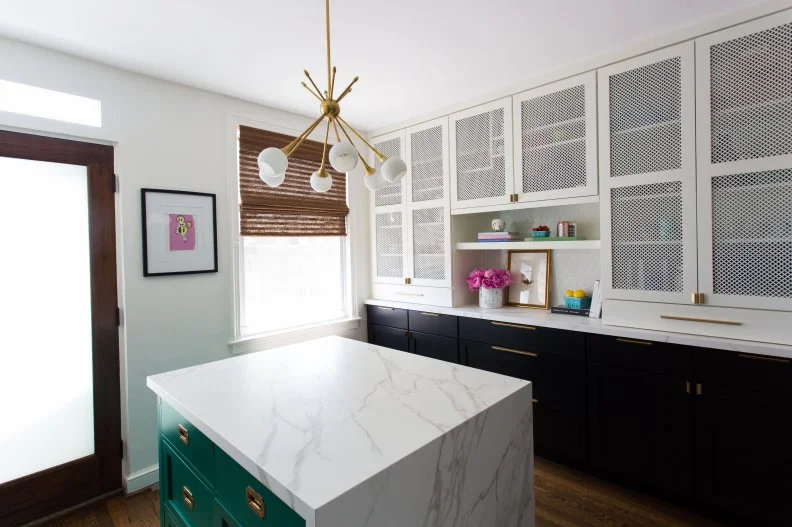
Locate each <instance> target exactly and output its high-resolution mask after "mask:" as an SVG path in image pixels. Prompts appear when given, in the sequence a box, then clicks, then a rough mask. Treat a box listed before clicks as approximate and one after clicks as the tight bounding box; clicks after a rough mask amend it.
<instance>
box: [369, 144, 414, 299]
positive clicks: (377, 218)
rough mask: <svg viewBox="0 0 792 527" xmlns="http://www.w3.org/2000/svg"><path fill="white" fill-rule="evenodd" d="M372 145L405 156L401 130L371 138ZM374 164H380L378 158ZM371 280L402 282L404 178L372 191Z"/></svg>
mask: <svg viewBox="0 0 792 527" xmlns="http://www.w3.org/2000/svg"><path fill="white" fill-rule="evenodd" d="M370 142H371V144H372V145H373V146H374V147H375V148H376V149H377V150H379V151H380V152H382V154H383V155H385V156H387V157H391V156H398V157H400V158H402V159H404V158H405V156H404V153H405V147H404V143H405V141H404V130H400V131H398V132H393V133H390V134H386V135H382V136H379V137H375V138H373V139H372V140H371V141H370ZM375 167H376V168H379V167H380V162H379V160H376V161H375ZM371 194H372V195H371V210H372V222H371V225H372V231H373V232H372V234H373V235H372V237H371V238H372V251H371V254H372V257H373V262H372V269H373V277H374V279H373V281H374V283H380V284H403V283H405V278H407V276H408V266H407V257H408V256H407V246H406V240H407V214H406V206H407V178H406V177H405V178H402V180H401V181H399V182H396V183H388V184H386V185H384V186H383V187H382V188H381V189H379V190H377V191H374V192H372V193H371Z"/></svg>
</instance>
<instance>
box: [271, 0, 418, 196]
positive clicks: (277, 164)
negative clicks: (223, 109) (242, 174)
mask: <svg viewBox="0 0 792 527" xmlns="http://www.w3.org/2000/svg"><path fill="white" fill-rule="evenodd" d="M325 14H326V24H325V25H326V29H327V89H326V90H324V91H322V90H320V89H319V87H318V86H317V85H316V83H315V82H314V81H313V79H312V78H311V75H310V74H309V73H308V70H303V71H304V73H305V77H306V78H307V79H308V82H310V83H311V85H310V86H308V85H307V84H306V83H305V82H303V83H302V86H303V88H305V89H306V90H308V91H309V92H310V93H311V95H313V96H314V97H316V98H317V99H318V100H319V111H320V113H321V115H320V116H319V117H318V118H317V119H316V120H315V121H314V122H313V123H312V124H311V126H309V127H308V128H307V129H306V130H305V131H304V132H303V133H302V134H300V135H299V136H297V137H295V138H294V141H292V142H291V143H289V144H288V145H286V146H285V147H283V148H273V147H270V148H265V149H264V150H262V151H261V153H260V154H259V156H258V165H259V177H261V180H262V181H264V182H265V183H266V184H268V185H270V186H272V187H277V186H278V185H280V184H281V183H283V181H284V179H285V177H286V169H287V168H288V166H289V156H290V155H292V154H293V153H294V152H296V151H297V149H299V148H300V145H302V143H303V141H305V139H306V138H307V137H308V136H309V135H311V134H312V133H313V131H314V130H316V128H318V127H319V125H320V124H322V122H323V121H327V124H326V126H325V137H324V146H323V148H322V164H321V166H320V167H319V170H317V171H316V172H314V173H313V174H312V175H311V187H312V188H313V189H314V190H315V191H316V192H327V191H328V190H330V187H331V186H332V185H333V178H332V177H331V176H330V174H329V173H328V171H327V161H328V152H327V141H328V139H329V137H330V125H332V126H333V130H334V131H335V136H336V140H337V143H336V144H335V145H333V147H332V148H331V149H330V155H329V161H330V166H332V167H333V169H334V170H336V171H338V172H350V171H351V170H353V169H354V168H355V167H357V165H358V161H359V162H360V163H362V164H363V168H364V170H365V172H366V175H365V177H364V179H363V182H364V183H365V185H366V188H368V189H369V190H372V191H374V190H377V189H379V188H381V187H382V186H383V185H385V184H386V183H395V182H397V181H399V180H401V178H403V177H404V175H405V174H406V173H407V165H406V164H405V163H404V161H402V160H401V159H399V158H398V157H390V158H388V157H385V156H384V155H383V154H382V153H381V152H380V151H379V150H377V149H376V148H374V147H373V146H371V144H369V142H368V141H366V139H365V138H364V137H363V136H362V135H360V134H359V133H358V132H357V130H355V129H354V128H352V127H351V126H350V125H349V123H347V122H346V121H344V119H342V118H341V106H340V104H339V103H340V102H341V100H342V99H343V98H344V97H346V96H347V95H349V93H350V92H351V91H352V86H354V85H355V83H356V82H357V81H358V79H359V77H355V78H354V79H352V82H350V83H349V86H347V87H346V89H345V90H344V91H342V92H341V94H340V95H339V96H338V98H334V97H335V95H334V94H335V78H336V67H335V66H332V67H331V63H330V0H325ZM339 129H341V132H342V133H343V134H344V137H345V138H346V141H342V140H341V136H340V135H339V133H338V130H339ZM350 131H351V132H352V134H354V135H355V136H356V137H357V138H358V139H360V140H361V141H362V142H363V144H364V145H366V147H368V148H369V149H370V150H371V151H372V152H373V153H374V155H375V156H376V157H377V159H379V161H380V163H381V166H380V168H379V169H375V168H374V167H372V166H371V165H369V164H368V163H366V160H365V158H364V157H363V155H362V154H361V153H360V151H359V150H358V149H357V148H356V147H355V146H354V145H353V144H352V138H351V137H350V136H349V132H350Z"/></svg>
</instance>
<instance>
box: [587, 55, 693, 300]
mask: <svg viewBox="0 0 792 527" xmlns="http://www.w3.org/2000/svg"><path fill="white" fill-rule="evenodd" d="M693 59H694V50H693V43H692V42H689V43H685V44H681V45H679V46H674V47H672V48H667V49H664V50H661V51H659V52H655V53H651V54H648V55H643V56H641V57H638V58H636V59H632V60H628V61H625V62H622V63H620V64H616V65H613V66H610V67H608V68H605V69H603V70H600V71H599V116H600V123H599V125H600V140H601V143H602V146H601V148H600V174H601V185H602V189H603V190H602V198H603V199H602V203H603V215H604V223H605V225H604V228H603V232H602V239H603V249H604V250H603V269H604V270H606V274H605V276H603V285H604V292H605V298H612V299H624V300H644V301H652V302H670V303H690V302H691V294H692V293H694V292H696V291H697V287H698V284H697V276H696V269H697V261H696V229H695V228H694V227H693V226H694V225H695V221H696V167H695V155H694V147H695V143H694V142H695V133H694V132H695V105H694V98H695V85H694V81H695V79H694V70H693V67H694V62H693ZM607 270H610V272H609V273H608V271H607Z"/></svg>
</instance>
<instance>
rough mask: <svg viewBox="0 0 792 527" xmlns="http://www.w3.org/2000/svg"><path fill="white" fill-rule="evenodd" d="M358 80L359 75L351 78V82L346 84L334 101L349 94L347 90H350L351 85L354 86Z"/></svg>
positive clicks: (339, 100)
mask: <svg viewBox="0 0 792 527" xmlns="http://www.w3.org/2000/svg"><path fill="white" fill-rule="evenodd" d="M358 80H360V77H355V78H354V79H352V82H350V83H349V86H347V87H346V89H345V90H344V91H342V92H341V95H339V96H338V99H336V102H341V99H343V98H344V97H346V96H347V95H348V94H349V92H351V91H352V86H354V85H355V83H356V82H357V81H358Z"/></svg>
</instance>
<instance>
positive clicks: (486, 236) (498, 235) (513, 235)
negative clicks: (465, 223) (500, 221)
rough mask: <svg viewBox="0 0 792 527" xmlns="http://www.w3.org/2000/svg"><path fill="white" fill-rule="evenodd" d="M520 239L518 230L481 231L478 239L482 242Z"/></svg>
mask: <svg viewBox="0 0 792 527" xmlns="http://www.w3.org/2000/svg"><path fill="white" fill-rule="evenodd" d="M519 240H520V233H518V232H492V231H490V232H480V233H479V234H478V241H480V242H516V241H519Z"/></svg>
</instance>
